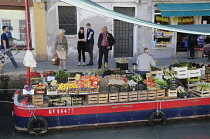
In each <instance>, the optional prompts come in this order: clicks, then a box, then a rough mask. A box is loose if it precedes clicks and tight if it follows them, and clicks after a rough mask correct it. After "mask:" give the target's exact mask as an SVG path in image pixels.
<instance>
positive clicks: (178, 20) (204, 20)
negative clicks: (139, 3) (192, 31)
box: [153, 3, 210, 55]
mask: <svg viewBox="0 0 210 139" xmlns="http://www.w3.org/2000/svg"><path fill="white" fill-rule="evenodd" d="M207 5H209V3H176V4H169V3H164V4H156V6H155V7H154V9H155V10H154V22H155V23H157V24H163V25H186V27H188V26H189V25H199V24H210V18H209V15H210V12H209V11H210V10H208V9H209V8H208V7H206V6H207ZM189 27H190V26H189ZM187 35H188V34H185V33H176V32H168V31H164V30H157V29H154V43H153V47H156V48H157V47H161V48H164V49H169V48H171V47H172V48H174V51H175V52H176V55H183V54H186V53H182V52H187V45H186V40H187Z"/></svg>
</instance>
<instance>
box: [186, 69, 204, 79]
mask: <svg viewBox="0 0 210 139" xmlns="http://www.w3.org/2000/svg"><path fill="white" fill-rule="evenodd" d="M200 76H201V70H200V69H194V70H187V78H193V77H200Z"/></svg>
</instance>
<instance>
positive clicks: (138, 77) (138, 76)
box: [131, 74, 143, 83]
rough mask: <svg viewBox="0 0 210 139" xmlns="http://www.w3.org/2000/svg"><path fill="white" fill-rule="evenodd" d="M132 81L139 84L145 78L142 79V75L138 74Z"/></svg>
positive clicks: (132, 77)
mask: <svg viewBox="0 0 210 139" xmlns="http://www.w3.org/2000/svg"><path fill="white" fill-rule="evenodd" d="M131 79H132V80H133V81H134V82H137V83H139V82H141V81H143V78H142V77H141V75H140V74H136V75H134V76H131Z"/></svg>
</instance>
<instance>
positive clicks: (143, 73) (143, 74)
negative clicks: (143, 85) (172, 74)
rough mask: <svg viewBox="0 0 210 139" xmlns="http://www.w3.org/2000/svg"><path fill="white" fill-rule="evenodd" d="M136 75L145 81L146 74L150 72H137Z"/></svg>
mask: <svg viewBox="0 0 210 139" xmlns="http://www.w3.org/2000/svg"><path fill="white" fill-rule="evenodd" d="M137 73H138V74H140V75H141V77H143V78H144V79H146V74H147V73H150V71H138V72H137Z"/></svg>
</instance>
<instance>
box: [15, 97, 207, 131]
mask: <svg viewBox="0 0 210 139" xmlns="http://www.w3.org/2000/svg"><path fill="white" fill-rule="evenodd" d="M156 110H160V111H162V112H163V113H164V114H165V116H166V118H167V119H180V118H192V117H193V118H195V117H204V116H208V114H210V97H203V98H186V99H173V100H161V101H145V102H130V103H115V104H102V105H86V106H69V107H45V108H40V107H26V106H18V105H14V124H15V127H16V129H17V130H26V129H27V123H28V122H29V120H30V117H33V116H37V115H40V116H43V117H45V118H46V119H47V121H48V126H49V129H62V128H73V127H81V126H98V125H109V124H119V123H129V122H143V121H147V120H148V119H149V116H150V115H151V114H152V113H153V112H155V111H156Z"/></svg>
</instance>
